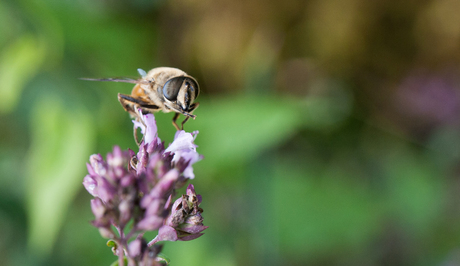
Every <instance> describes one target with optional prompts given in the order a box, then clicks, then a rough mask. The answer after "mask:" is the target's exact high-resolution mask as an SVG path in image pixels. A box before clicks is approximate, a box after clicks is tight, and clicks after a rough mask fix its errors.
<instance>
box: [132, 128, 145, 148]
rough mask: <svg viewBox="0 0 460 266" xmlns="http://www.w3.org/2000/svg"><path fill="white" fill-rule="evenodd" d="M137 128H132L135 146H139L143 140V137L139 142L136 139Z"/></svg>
mask: <svg viewBox="0 0 460 266" xmlns="http://www.w3.org/2000/svg"><path fill="white" fill-rule="evenodd" d="M136 129H137V128H136V127H135V126H134V127H133V134H134V140H135V141H136V144H137V146H140V145H141V142H142V141H143V140H144V136H142V139H141V140H140V141H139V138H138V137H137V130H136Z"/></svg>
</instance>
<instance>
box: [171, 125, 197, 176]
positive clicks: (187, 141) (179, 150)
mask: <svg viewBox="0 0 460 266" xmlns="http://www.w3.org/2000/svg"><path fill="white" fill-rule="evenodd" d="M197 135H198V131H194V132H193V133H187V132H185V131H183V130H180V131H177V132H176V135H175V136H174V141H173V143H171V145H169V147H168V148H167V149H166V151H165V152H170V153H172V154H174V156H173V159H172V162H173V163H175V164H178V163H179V162H180V161H181V160H182V161H183V162H185V163H186V167H185V169H184V176H185V177H186V178H189V179H193V178H195V174H194V173H193V167H192V164H194V163H196V162H198V161H200V160H201V159H203V157H202V156H201V155H200V154H198V153H197V152H196V147H197V145H195V144H194V143H193V141H195V138H196V136H197Z"/></svg>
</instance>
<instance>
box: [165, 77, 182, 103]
mask: <svg viewBox="0 0 460 266" xmlns="http://www.w3.org/2000/svg"><path fill="white" fill-rule="evenodd" d="M184 80H185V77H175V78H172V79H170V80H168V81H167V82H166V83H165V85H164V86H163V95H164V96H165V97H166V99H168V100H170V101H175V100H177V94H179V91H180V88H181V87H182V84H183V83H184Z"/></svg>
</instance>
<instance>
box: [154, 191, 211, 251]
mask: <svg viewBox="0 0 460 266" xmlns="http://www.w3.org/2000/svg"><path fill="white" fill-rule="evenodd" d="M200 203H201V195H196V193H195V188H194V186H193V185H192V184H190V185H188V187H187V194H186V195H182V197H181V198H179V199H177V200H176V202H174V204H173V206H172V208H171V214H170V215H169V217H168V218H167V219H166V220H165V224H164V225H163V226H162V227H161V228H160V229H159V230H158V235H157V237H155V239H154V240H152V242H150V243H149V245H152V244H154V243H156V242H159V241H177V240H181V241H189V240H193V239H195V238H198V237H200V236H202V235H203V233H201V232H202V231H204V230H205V229H206V228H208V226H204V225H203V217H202V216H201V213H202V212H203V209H201V208H200V207H198V206H199V205H200Z"/></svg>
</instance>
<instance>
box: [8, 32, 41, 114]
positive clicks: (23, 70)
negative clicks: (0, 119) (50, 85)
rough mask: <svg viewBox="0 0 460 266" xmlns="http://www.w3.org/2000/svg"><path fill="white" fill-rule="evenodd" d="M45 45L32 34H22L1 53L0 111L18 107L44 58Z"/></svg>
mask: <svg viewBox="0 0 460 266" xmlns="http://www.w3.org/2000/svg"><path fill="white" fill-rule="evenodd" d="M44 55H45V49H44V46H43V45H42V44H41V43H40V42H39V41H38V40H37V39H36V38H34V37H32V36H31V35H22V36H20V37H19V38H18V39H17V40H16V41H14V42H13V43H12V44H11V45H10V46H8V47H6V48H5V49H3V51H2V53H1V54H0V80H1V81H2V86H0V112H1V113H5V112H9V111H11V110H12V109H13V108H15V107H16V105H17V103H18V101H19V96H20V95H21V92H22V90H23V88H24V86H25V84H26V82H27V81H29V79H30V78H32V77H33V76H34V75H35V74H36V72H38V70H39V67H40V65H41V63H42V61H43V59H44Z"/></svg>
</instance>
